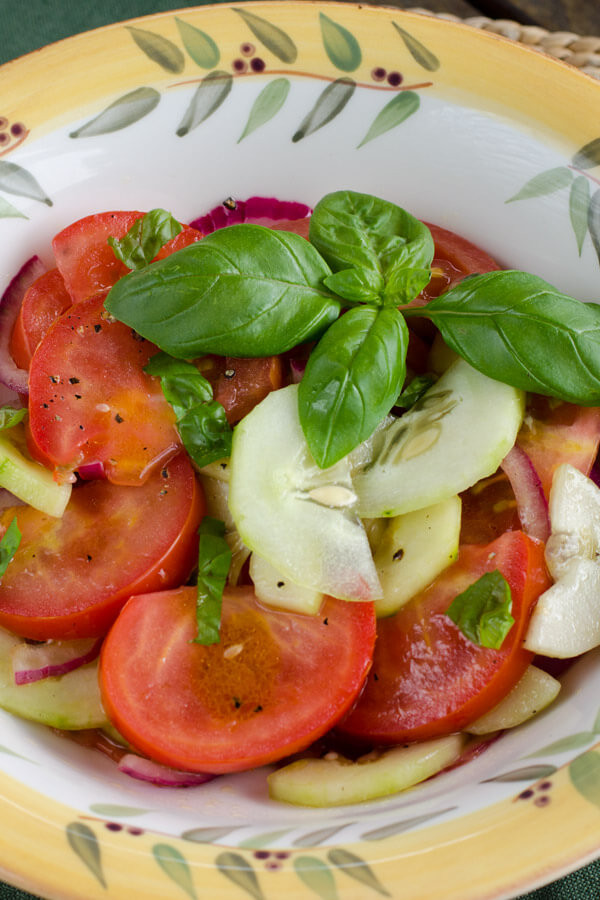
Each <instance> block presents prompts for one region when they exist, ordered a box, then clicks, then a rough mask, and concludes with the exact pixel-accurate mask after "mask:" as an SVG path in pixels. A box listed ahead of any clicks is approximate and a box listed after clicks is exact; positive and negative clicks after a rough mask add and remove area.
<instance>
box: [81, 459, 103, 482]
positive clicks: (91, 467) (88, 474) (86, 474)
mask: <svg viewBox="0 0 600 900" xmlns="http://www.w3.org/2000/svg"><path fill="white" fill-rule="evenodd" d="M77 474H78V475H79V477H80V478H81V479H82V480H83V481H94V480H95V479H96V478H106V473H105V472H104V463H103V462H90V463H83V465H81V466H79V468H78V469H77Z"/></svg>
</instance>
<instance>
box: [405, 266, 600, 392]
mask: <svg viewBox="0 0 600 900" xmlns="http://www.w3.org/2000/svg"><path fill="white" fill-rule="evenodd" d="M405 313H406V315H408V316H410V315H413V314H414V315H419V316H424V317H425V318H427V319H430V320H431V321H432V322H433V323H434V324H435V325H436V327H437V328H438V329H439V331H440V332H441V335H442V337H443V338H444V341H445V342H446V344H447V345H448V346H449V347H451V348H452V349H453V350H455V351H456V352H457V353H458V354H459V355H460V356H462V357H463V359H466V360H467V362H468V363H470V364H471V365H472V366H473V368H475V369H478V371H480V372H483V374H484V375H489V376H490V378H495V379H496V381H502V382H504V383H505V384H511V385H512V386H513V387H516V388H521V389H522V390H524V391H530V392H532V393H535V394H544V395H547V396H550V397H558V398H559V399H561V400H568V401H571V402H572V403H577V404H579V405H580V406H598V405H600V307H599V306H598V305H597V304H595V303H582V302H581V301H580V300H575V299H574V298H573V297H569V296H567V295H566V294H562V293H560V292H559V291H557V290H556V289H555V288H553V287H552V285H550V284H548V283H547V282H546V281H544V280H543V279H541V278H538V277H537V276H536V275H528V274H527V273H526V272H515V271H510V270H502V271H498V272H488V273H486V274H485V275H472V276H470V277H469V278H465V280H464V281H461V282H460V284H457V285H455V286H454V287H453V288H451V289H450V290H449V291H447V292H446V293H445V294H442V295H441V296H440V297H437V298H436V299H434V300H432V301H431V302H430V303H428V304H427V306H425V307H422V308H421V309H419V310H417V309H415V310H406V311H405Z"/></svg>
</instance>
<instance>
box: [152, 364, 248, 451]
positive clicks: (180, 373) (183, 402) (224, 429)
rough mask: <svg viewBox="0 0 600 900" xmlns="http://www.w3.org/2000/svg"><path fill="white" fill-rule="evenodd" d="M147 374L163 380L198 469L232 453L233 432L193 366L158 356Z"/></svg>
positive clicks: (206, 384) (180, 429)
mask: <svg viewBox="0 0 600 900" xmlns="http://www.w3.org/2000/svg"><path fill="white" fill-rule="evenodd" d="M144 371H145V372H147V373H148V374H149V375H156V376H158V377H159V378H160V381H161V387H162V391H163V394H164V395H165V398H166V399H167V400H168V401H169V403H170V404H171V406H172V407H173V411H174V412H175V418H176V424H177V430H178V432H179V436H180V437H181V440H182V442H183V446H184V447H185V449H186V450H187V452H188V453H189V455H190V456H191V458H192V459H193V461H194V462H195V463H196V465H197V466H200V467H202V466H207V465H208V464H209V463H211V462H215V460H217V459H223V458H224V457H227V456H229V455H230V454H231V438H232V432H231V426H230V425H229V422H228V421H227V417H226V415H225V410H224V408H223V407H222V406H221V404H220V403H217V401H216V400H213V389H212V385H211V384H210V382H209V381H207V379H206V378H205V377H204V375H202V374H201V372H199V371H198V369H197V368H196V366H195V365H193V363H188V362H185V361H184V360H181V359H173V357H172V356H169V355H168V354H166V353H156V354H155V355H154V356H152V357H151V358H150V360H149V361H148V363H147V364H146V366H144Z"/></svg>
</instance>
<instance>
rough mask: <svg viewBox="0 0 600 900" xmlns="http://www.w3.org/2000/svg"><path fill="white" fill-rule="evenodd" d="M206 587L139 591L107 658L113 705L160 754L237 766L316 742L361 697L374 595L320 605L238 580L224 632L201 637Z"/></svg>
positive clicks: (209, 767) (143, 743)
mask: <svg viewBox="0 0 600 900" xmlns="http://www.w3.org/2000/svg"><path fill="white" fill-rule="evenodd" d="M195 603H196V590H195V588H181V589H179V590H175V591H161V592H158V593H155V594H147V595H145V596H138V597H133V598H132V599H131V600H130V601H129V602H128V603H127V604H126V606H125V607H124V608H123V610H122V612H121V613H120V615H119V617H118V619H117V621H116V622H115V624H114V625H113V627H112V629H111V630H110V632H109V634H108V636H107V638H106V641H105V642H104V646H103V649H102V655H101V660H100V686H101V691H102V698H103V703H104V705H105V708H106V711H107V714H108V716H109V717H110V719H111V721H112V722H113V723H114V724H115V726H116V727H117V728H118V729H119V731H120V732H121V734H123V736H124V737H126V738H127V740H128V741H130V742H131V743H132V744H133V745H134V746H135V747H136V748H137V749H138V750H140V751H141V752H142V753H145V754H146V755H148V756H150V757H151V758H152V759H155V760H157V761H158V762H161V763H164V764H165V765H169V766H173V767H175V768H179V769H185V770H188V771H194V772H195V771H199V772H215V773H222V772H235V771H241V770H243V769H249V768H253V767H255V766H260V765H263V764H264V763H269V762H273V761H274V760H277V759H280V758H281V757H283V756H287V755H289V754H290V753H294V752H296V751H298V750H301V749H303V748H305V747H307V746H308V745H309V744H310V743H312V742H313V741H314V740H316V739H317V738H318V737H320V736H321V735H323V734H324V733H325V732H326V731H328V730H329V729H330V728H331V727H332V725H334V724H335V722H336V721H337V720H338V719H339V718H340V717H341V716H342V715H343V713H344V712H345V711H346V710H347V709H348V708H349V707H350V705H351V704H352V703H353V701H354V700H355V699H356V697H357V695H358V692H359V691H360V689H361V687H362V685H363V683H364V679H365V676H366V674H367V672H368V670H369V666H370V664H371V654H372V650H373V642H374V638H375V618H374V609H373V604H371V603H347V602H345V601H343V600H334V599H332V598H328V599H326V600H325V602H324V604H323V607H322V609H321V612H320V614H319V615H318V616H307V615H300V614H296V613H287V612H281V611H278V610H273V609H267V608H266V607H263V606H261V605H260V604H259V603H258V601H257V600H256V597H255V595H254V591H253V589H252V588H250V587H239V588H228V589H227V590H226V591H225V595H224V598H223V618H222V626H221V642H220V643H219V644H213V645H212V646H202V645H200V644H196V643H194V642H193V638H194V636H195V624H196V623H195Z"/></svg>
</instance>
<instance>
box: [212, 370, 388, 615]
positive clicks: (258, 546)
mask: <svg viewBox="0 0 600 900" xmlns="http://www.w3.org/2000/svg"><path fill="white" fill-rule="evenodd" d="M355 505H356V496H355V493H354V490H353V487H352V481H351V479H350V464H349V460H348V458H347V457H346V458H345V459H342V460H340V462H338V463H336V464H335V465H334V466H331V467H330V468H329V469H320V468H319V467H318V466H317V464H316V463H315V461H314V460H313V458H312V456H311V454H310V451H309V449H308V445H307V443H306V440H305V438H304V435H303V433H302V428H301V427H300V420H299V417H298V385H295V384H292V385H289V386H288V387H285V388H282V389H281V390H278V391H273V392H272V393H270V394H269V395H268V396H267V397H265V399H264V400H262V401H261V403H259V404H258V406H256V407H255V408H254V409H253V410H252V412H251V413H249V415H247V416H246V417H245V418H244V419H242V421H241V422H240V423H239V425H237V427H236V428H235V431H234V434H233V447H232V453H231V467H230V481H229V507H230V510H231V513H232V515H233V518H234V521H235V523H236V525H237V529H238V531H239V533H240V536H241V538H242V540H243V542H244V543H245V544H246V546H247V547H250V549H251V550H253V551H254V552H256V553H257V554H258V555H259V556H262V557H263V558H264V559H266V560H267V562H269V563H270V564H271V565H272V566H273V567H274V568H275V569H277V570H278V571H279V572H281V574H282V575H283V576H285V577H286V578H289V579H290V580H291V581H293V582H295V583H296V584H299V585H301V586H302V587H306V588H310V589H312V590H314V591H318V592H320V593H323V594H330V595H331V596H333V597H339V598H341V599H342V600H374V599H375V598H376V597H379V596H381V587H380V585H379V581H378V578H377V573H376V571H375V565H374V563H373V557H372V555H371V550H370V547H369V542H368V540H367V536H366V533H365V530H364V528H363V526H362V523H361V522H360V520H359V518H358V516H357V515H356V511H355Z"/></svg>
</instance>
